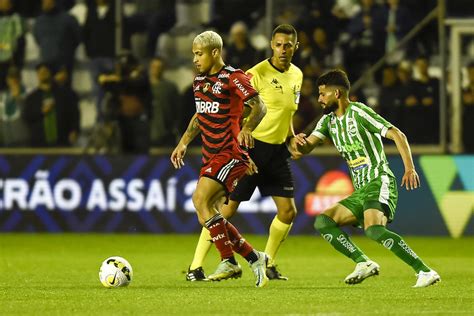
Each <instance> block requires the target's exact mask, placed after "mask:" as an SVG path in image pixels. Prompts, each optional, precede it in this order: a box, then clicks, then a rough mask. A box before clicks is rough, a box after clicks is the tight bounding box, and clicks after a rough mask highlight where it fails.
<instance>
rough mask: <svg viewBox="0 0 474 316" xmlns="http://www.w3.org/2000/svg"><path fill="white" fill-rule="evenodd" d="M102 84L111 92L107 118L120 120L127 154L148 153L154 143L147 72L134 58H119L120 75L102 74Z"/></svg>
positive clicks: (116, 72)
mask: <svg viewBox="0 0 474 316" xmlns="http://www.w3.org/2000/svg"><path fill="white" fill-rule="evenodd" d="M98 81H99V84H100V85H101V86H102V87H103V88H104V90H105V91H107V94H108V95H106V98H105V102H104V108H103V109H102V111H104V113H103V116H104V119H105V120H106V121H107V120H109V121H110V120H116V121H117V123H118V126H119V129H120V134H121V146H122V148H121V149H122V151H123V152H124V153H130V154H145V153H148V149H149V143H150V140H149V138H150V136H149V135H150V127H149V117H150V109H151V105H150V104H151V96H150V85H149V82H148V78H147V75H146V72H145V70H144V69H143V68H142V66H141V65H140V64H139V63H138V61H137V59H136V58H135V57H134V56H132V55H131V54H128V53H125V54H122V55H120V56H119V57H118V61H117V64H116V71H115V73H113V74H102V75H100V76H99V78H98Z"/></svg>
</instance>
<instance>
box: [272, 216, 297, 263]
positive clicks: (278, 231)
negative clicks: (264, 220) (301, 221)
mask: <svg viewBox="0 0 474 316" xmlns="http://www.w3.org/2000/svg"><path fill="white" fill-rule="evenodd" d="M292 225H293V224H285V223H283V222H282V221H280V220H279V219H278V216H275V218H274V219H273V221H272V223H271V225H270V233H269V235H268V240H267V245H266V246H265V253H266V254H267V255H269V257H270V258H271V259H270V262H269V265H270V266H271V265H273V260H274V259H275V257H276V254H277V252H278V249H279V248H280V245H281V243H282V242H283V241H284V240H285V239H286V237H287V236H288V234H289V232H290V229H291V226H292Z"/></svg>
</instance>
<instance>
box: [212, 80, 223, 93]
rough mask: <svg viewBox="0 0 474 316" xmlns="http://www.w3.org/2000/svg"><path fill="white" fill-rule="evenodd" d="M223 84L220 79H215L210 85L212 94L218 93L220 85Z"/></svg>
mask: <svg viewBox="0 0 474 316" xmlns="http://www.w3.org/2000/svg"><path fill="white" fill-rule="evenodd" d="M223 85H224V84H223V83H222V82H220V81H217V82H216V83H215V84H214V85H213V86H212V93H214V94H220V93H221V91H222V86H223Z"/></svg>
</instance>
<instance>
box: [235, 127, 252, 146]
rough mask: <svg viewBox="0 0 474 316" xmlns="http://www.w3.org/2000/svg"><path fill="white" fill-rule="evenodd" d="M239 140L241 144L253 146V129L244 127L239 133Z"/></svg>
mask: <svg viewBox="0 0 474 316" xmlns="http://www.w3.org/2000/svg"><path fill="white" fill-rule="evenodd" d="M237 140H238V141H239V145H240V146H243V147H247V148H253V146H254V141H253V137H252V131H251V130H249V129H248V128H245V127H244V128H242V130H241V131H240V133H239V135H238V136H237Z"/></svg>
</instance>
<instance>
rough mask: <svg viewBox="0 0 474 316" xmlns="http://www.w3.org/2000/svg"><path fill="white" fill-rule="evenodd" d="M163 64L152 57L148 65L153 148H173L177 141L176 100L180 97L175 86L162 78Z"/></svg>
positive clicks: (157, 58) (177, 112)
mask: <svg viewBox="0 0 474 316" xmlns="http://www.w3.org/2000/svg"><path fill="white" fill-rule="evenodd" d="M163 70H164V62H163V60H162V59H161V58H160V57H154V58H153V59H152V60H151V63H150V70H149V78H150V88H151V96H152V101H151V105H152V109H151V112H152V116H151V123H150V130H151V143H152V145H154V146H174V145H175V144H176V142H177V141H178V135H180V133H179V126H178V117H179V116H178V115H179V114H180V112H181V111H180V109H177V108H176V104H179V102H177V100H178V99H179V97H180V95H179V92H178V88H177V87H176V85H175V84H174V83H173V82H171V81H169V80H166V79H165V78H164V77H163Z"/></svg>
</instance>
